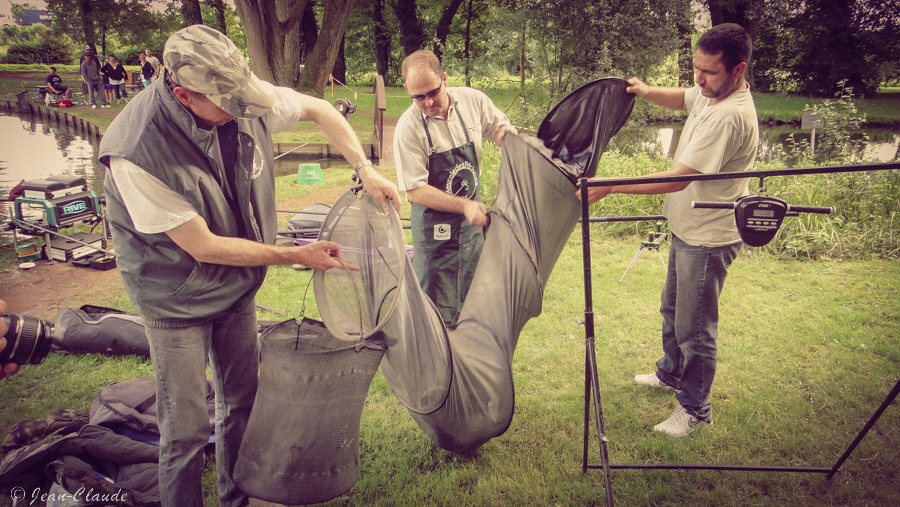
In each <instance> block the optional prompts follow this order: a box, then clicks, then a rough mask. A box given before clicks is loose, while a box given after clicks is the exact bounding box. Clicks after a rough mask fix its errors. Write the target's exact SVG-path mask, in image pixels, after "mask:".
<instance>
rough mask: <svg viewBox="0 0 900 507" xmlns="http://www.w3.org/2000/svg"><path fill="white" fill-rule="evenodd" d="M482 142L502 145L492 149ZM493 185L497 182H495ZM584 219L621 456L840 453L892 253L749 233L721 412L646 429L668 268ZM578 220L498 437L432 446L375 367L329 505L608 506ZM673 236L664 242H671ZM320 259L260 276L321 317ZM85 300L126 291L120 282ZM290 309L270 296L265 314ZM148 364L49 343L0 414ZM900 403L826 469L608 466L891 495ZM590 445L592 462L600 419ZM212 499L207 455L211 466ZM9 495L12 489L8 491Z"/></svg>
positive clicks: (866, 384) (703, 492)
mask: <svg viewBox="0 0 900 507" xmlns="http://www.w3.org/2000/svg"><path fill="white" fill-rule="evenodd" d="M487 156H488V157H496V155H495V154H492V153H489V154H488V155H487ZM346 175H347V171H346V170H335V171H332V170H329V171H325V177H326V182H325V184H324V185H321V186H316V187H304V186H297V185H293V184H292V180H293V179H294V177H293V176H285V177H282V178H279V179H278V196H279V202H281V201H284V200H290V199H292V198H296V197H297V196H298V195H299V194H300V193H304V192H311V191H312V192H314V191H316V190H317V189H318V190H324V189H326V188H329V187H331V186H345V185H346V178H345V176H346ZM488 192H489V193H490V191H488ZM607 229H608V225H605V224H601V225H594V226H592V238H591V243H592V248H591V259H592V263H591V269H592V283H593V288H594V291H593V303H594V306H593V308H594V311H595V332H596V352H597V360H598V370H599V387H600V392H601V397H602V404H603V414H604V422H605V427H606V434H607V437H608V439H609V443H608V448H609V457H610V461H611V462H612V463H713V464H744V465H777V466H814V467H831V466H832V465H833V464H834V463H835V462H836V461H837V459H838V457H839V456H840V455H841V453H842V452H843V450H844V449H845V448H846V447H847V446H848V445H849V443H850V442H851V440H852V439H853V438H854V436H855V435H856V434H857V432H858V431H859V430H860V429H861V428H862V426H863V424H864V423H865V422H866V420H867V419H868V418H869V417H870V416H871V415H872V413H873V412H874V410H875V408H877V406H878V405H879V404H880V403H881V402H882V400H883V399H884V397H885V396H886V394H887V392H888V391H889V390H890V388H891V387H892V386H893V384H894V382H895V380H896V379H897V376H898V365H900V347H898V346H897V341H896V340H897V338H896V337H897V336H898V332H900V264H898V263H897V262H896V260H860V261H817V262H808V261H802V260H800V261H798V260H790V259H787V260H786V259H782V258H779V257H777V256H775V255H771V254H769V253H766V252H765V251H762V250H759V249H754V250H753V255H752V257H750V256H749V255H748V253H747V251H746V250H745V251H744V252H742V254H741V256H740V257H739V259H738V260H737V261H736V262H735V263H734V265H733V266H732V268H731V270H730V273H729V277H728V280H727V283H726V288H725V291H724V293H723V297H722V303H721V322H720V337H719V368H718V372H717V376H716V381H715V384H714V386H713V394H712V402H713V406H714V411H715V417H716V424H715V426H714V427H712V428H704V429H703V430H702V431H701V432H700V433H698V434H696V435H693V436H691V437H689V438H687V439H684V440H674V439H669V438H665V437H663V436H661V435H656V434H653V432H651V428H652V426H653V425H654V424H656V423H658V422H660V421H662V420H663V419H665V418H666V417H667V416H668V415H669V413H670V412H671V411H672V410H673V408H674V406H675V400H674V398H673V397H672V396H671V394H667V393H663V392H656V391H649V390H644V389H641V388H638V387H636V386H634V385H633V383H632V380H631V378H632V376H633V375H635V374H637V373H646V372H649V371H652V369H653V363H654V362H655V361H656V359H658V358H659V355H660V346H659V326H660V317H659V315H658V310H657V308H658V306H659V291H660V290H661V286H662V283H663V277H664V271H663V267H662V265H661V263H660V261H659V258H658V257H657V255H656V254H655V252H652V251H650V252H645V253H644V255H642V257H641V258H640V260H639V261H638V262H637V264H636V265H635V266H634V267H633V268H632V269H631V271H629V273H628V275H627V276H626V277H625V280H624V281H623V282H621V283H619V282H618V280H619V278H620V277H621V276H622V274H623V273H624V270H625V268H626V267H627V266H628V263H629V262H630V261H631V259H632V258H633V256H634V254H636V253H637V251H638V249H639V246H640V241H641V240H642V239H643V236H642V235H632V234H624V235H622V236H620V237H615V236H612V235H610V234H608V231H607ZM578 231H579V229H576V233H575V234H573V236H572V238H571V239H570V240H569V242H568V244H567V245H566V247H565V249H564V250H563V253H562V255H561V257H560V260H559V262H558V263H557V266H556V268H555V270H554V273H553V275H552V276H551V278H550V281H549V283H548V284H547V288H546V292H545V295H544V307H543V313H542V314H541V315H540V316H539V317H537V318H535V319H533V320H532V321H531V322H529V323H528V324H527V325H526V326H525V329H524V330H523V333H522V335H521V337H520V340H519V346H518V348H517V350H516V353H515V358H514V363H513V370H514V377H515V382H516V410H515V416H514V419H513V421H512V425H511V426H510V428H509V430H508V431H507V432H506V433H505V434H504V435H502V436H500V437H497V438H495V439H493V440H491V441H490V442H488V443H487V444H485V445H484V446H483V447H482V448H481V449H479V450H478V451H476V452H474V453H472V454H468V455H456V454H452V453H449V452H446V451H443V450H441V449H439V448H437V447H435V446H434V445H433V444H432V443H431V442H430V440H428V438H427V437H426V436H425V435H424V433H423V432H422V431H421V430H420V429H419V428H418V427H417V425H416V424H415V423H414V422H413V420H412V419H411V418H410V417H409V415H408V414H407V413H406V410H405V409H404V408H403V407H402V406H401V405H400V403H399V402H398V401H397V399H396V398H395V397H394V396H393V394H392V393H391V392H390V389H389V388H388V387H387V385H386V383H385V381H384V378H383V376H382V375H381V374H380V373H378V374H377V375H376V377H375V379H374V381H373V383H372V385H371V387H370V389H369V394H368V397H367V399H366V404H365V407H364V409H363V413H362V422H361V430H360V468H361V474H360V478H359V481H358V483H357V484H356V486H355V487H354V488H353V489H352V490H351V491H350V492H349V493H348V494H346V495H344V496H342V497H340V498H338V499H335V500H332V501H331V502H329V505H398V504H399V505H420V504H430V505H512V504H515V505H600V504H603V503H604V502H605V493H604V489H603V476H602V472H601V471H599V470H591V471H588V472H587V473H582V472H581V455H582V442H583V440H582V432H583V410H584V405H583V402H584V401H583V394H584V384H583V382H584V354H585V341H584V336H585V335H584V327H583V326H582V325H581V324H580V322H581V321H582V320H583V318H584V313H583V312H584V299H583V297H584V295H583V281H582V280H583V278H582V277H583V269H582V260H581V251H582V248H581V240H580V234H579V233H578ZM667 249H668V245H667V244H663V246H662V251H663V253H666V252H667ZM310 276H311V273H310V272H308V271H295V270H293V269H291V268H289V267H274V268H272V269H271V271H270V274H269V276H268V277H267V279H266V282H265V284H264V286H263V288H262V290H261V291H260V293H259V296H258V301H259V302H260V303H262V304H265V305H267V306H270V307H273V308H276V309H280V310H283V311H286V312H288V314H289V315H291V316H294V315H299V314H300V312H301V308H302V306H303V302H304V301H305V304H306V311H305V315H307V316H311V317H316V316H317V311H316V309H315V303H314V298H313V296H312V292H311V291H310V292H309V293H306V292H305V291H306V287H307V284H308V282H309V279H310ZM108 297H109V300H106V301H99V300H98V301H92V303H93V304H98V305H104V306H112V307H117V308H126V309H127V308H128V306H127V300H125V299H124V296H123V295H122V294H121V293H120V294H113V295H110V296H108ZM284 318H285V317H283V316H279V315H276V314H273V313H270V312H260V319H262V320H282V319H284ZM151 374H152V370H151V367H150V364H149V361H146V360H143V359H139V358H134V357H105V356H100V355H87V356H63V355H58V354H51V356H50V357H49V358H48V360H47V362H45V363H44V364H43V365H41V366H28V367H25V368H23V370H22V372H20V373H19V374H18V375H15V376H13V377H11V378H10V379H7V380H6V381H4V385H3V387H4V388H3V389H2V390H0V406H3V407H4V409H3V411H2V413H0V427H3V428H9V427H10V426H11V425H12V424H14V423H16V422H19V421H22V420H27V419H37V418H43V416H44V415H45V414H46V412H47V411H48V410H50V409H53V408H74V409H79V410H84V411H86V410H88V409H89V407H90V403H91V401H92V400H93V397H94V396H95V395H96V392H97V391H98V390H99V389H101V388H102V387H104V386H106V385H108V384H110V383H113V382H116V381H121V380H125V379H128V378H133V377H140V376H148V375H151ZM897 408H898V406H897V404H896V403H894V404H893V405H892V406H890V407H888V409H887V411H886V412H885V413H884V415H883V416H882V418H881V420H879V422H878V424H877V425H876V426H875V427H874V428H873V430H872V431H871V432H870V434H869V435H868V436H867V437H866V439H865V440H863V442H862V444H861V445H860V447H859V448H857V449H856V451H855V452H854V453H853V455H851V457H850V459H849V460H848V461H847V462H846V463H845V465H844V467H843V471H842V473H840V474H838V475H837V476H836V477H835V478H834V479H833V480H831V481H826V480H825V478H824V476H822V475H819V474H776V473H750V472H714V471H671V470H670V471H664V470H656V471H650V470H646V471H637V470H614V471H613V472H612V484H613V492H614V494H615V498H616V501H617V503H618V504H619V505H668V504H684V503H687V502H690V503H693V504H700V505H747V504H751V505H890V504H894V502H895V501H896V492H897V491H898V488H900V477H898V474H897V464H898V463H900V432H898V428H900V412H898V410H897ZM589 452H590V457H589V461H590V462H591V463H599V460H600V453H599V441H598V438H597V434H596V426H595V424H594V422H593V421H592V422H591V424H590V440H589ZM204 489H205V495H206V505H209V506H213V505H218V503H217V500H216V499H215V493H214V491H215V477H214V463H213V461H212V460H208V461H207V468H206V472H205V473H204ZM0 504H2V505H8V500H6V499H3V500H2V501H0Z"/></svg>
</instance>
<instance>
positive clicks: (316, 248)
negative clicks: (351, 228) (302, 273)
mask: <svg viewBox="0 0 900 507" xmlns="http://www.w3.org/2000/svg"><path fill="white" fill-rule="evenodd" d="M298 249H301V250H303V252H301V253H300V258H299V259H298V261H299V263H300V264H303V265H304V266H306V267H309V268H312V269H315V270H316V271H325V270H328V269H345V266H346V269H349V270H350V271H359V266H354V265H352V264H346V265H345V264H344V263H343V262H341V261H343V258H342V257H341V245H338V244H337V243H335V242H333V241H316V242H315V243H312V244H309V245H305V246H301V247H298Z"/></svg>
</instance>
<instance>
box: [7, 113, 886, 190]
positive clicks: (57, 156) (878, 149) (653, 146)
mask: <svg viewBox="0 0 900 507" xmlns="http://www.w3.org/2000/svg"><path fill="white" fill-rule="evenodd" d="M680 133H681V132H680V129H678V128H670V127H662V128H660V127H637V128H636V127H626V128H624V129H622V131H621V132H619V133H618V134H617V135H616V136H615V137H614V138H613V140H612V143H611V147H613V148H617V149H620V150H623V151H626V152H628V151H632V152H633V151H643V152H646V153H648V154H650V155H651V156H671V155H672V154H673V152H674V149H675V146H676V145H677V143H678V137H679V135H680ZM866 133H867V134H868V136H869V140H868V143H867V144H866V146H865V149H864V153H862V154H861V156H862V157H864V158H865V159H866V160H867V161H869V162H872V161H876V162H889V161H896V160H900V132H897V131H889V130H866ZM791 136H793V137H794V139H795V140H796V141H800V140H801V139H805V140H807V142H808V141H809V138H810V132H809V131H798V130H790V129H785V128H763V129H762V130H761V144H760V152H759V157H760V158H761V159H771V158H773V157H782V158H784V156H785V155H784V154H785V152H789V148H790V142H789V141H788V139H789V138H790V137H791ZM0 138H2V140H3V142H2V143H0V199H3V200H5V197H6V196H8V195H9V191H10V189H11V188H12V187H13V186H15V185H16V184H18V183H19V182H20V181H22V180H42V179H44V178H46V177H47V176H53V175H68V176H81V177H84V178H85V179H86V180H87V183H88V187H89V188H90V189H92V190H94V191H95V192H96V193H97V194H98V195H99V194H101V193H102V191H103V175H104V168H103V166H102V165H101V164H100V163H99V162H98V161H97V142H96V139H95V137H94V136H89V135H85V134H82V132H81V131H80V130H79V129H76V128H75V127H74V126H69V125H66V124H65V123H63V122H60V123H57V122H56V121H54V120H41V119H38V118H36V117H31V116H21V117H20V116H17V115H9V114H4V113H0ZM309 162H318V163H319V164H321V165H322V167H323V168H324V167H329V166H333V165H344V164H345V162H344V161H343V159H334V158H333V159H321V158H313V159H307V158H298V157H294V156H292V155H288V156H286V157H283V158H281V159H279V160H277V161H276V173H277V174H278V175H288V174H296V173H297V166H298V165H299V164H302V163H309ZM860 163H861V161H860Z"/></svg>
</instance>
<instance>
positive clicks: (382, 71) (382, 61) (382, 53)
mask: <svg viewBox="0 0 900 507" xmlns="http://www.w3.org/2000/svg"><path fill="white" fill-rule="evenodd" d="M385 28H386V27H385V24H384V0H375V2H374V4H373V6H372V33H373V34H374V36H375V37H374V38H375V72H376V73H377V74H378V75H379V76H383V77H384V79H385V84H388V85H393V83H391V82H388V81H389V79H388V76H387V74H388V70H390V68H391V67H390V66H391V34H390V33H388V31H387V30H386V29H385Z"/></svg>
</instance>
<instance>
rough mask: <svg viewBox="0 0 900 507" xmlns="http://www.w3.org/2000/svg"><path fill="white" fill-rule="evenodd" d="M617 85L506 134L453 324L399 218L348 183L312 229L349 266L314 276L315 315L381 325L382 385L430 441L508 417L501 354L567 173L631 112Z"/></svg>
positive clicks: (553, 246)
mask: <svg viewBox="0 0 900 507" xmlns="http://www.w3.org/2000/svg"><path fill="white" fill-rule="evenodd" d="M626 86H627V83H626V82H625V81H623V80H621V79H616V78H606V79H601V80H598V81H595V82H593V83H589V84H587V85H585V86H583V87H581V88H579V89H578V90H576V91H575V92H573V93H572V94H570V95H569V96H567V97H566V98H565V99H563V100H562V101H561V102H560V103H559V104H558V105H557V106H556V107H555V108H554V109H553V111H551V113H550V114H549V115H548V116H547V118H545V120H544V122H543V123H542V124H541V128H540V130H539V132H538V137H537V138H534V137H528V136H524V135H521V136H514V135H510V136H506V138H505V140H504V143H503V150H502V153H501V162H500V175H499V182H498V197H497V201H496V203H495V204H494V206H493V208H492V209H491V211H490V219H491V225H490V227H489V228H488V229H487V230H486V233H485V243H484V250H483V252H482V255H481V260H480V261H479V264H478V268H477V270H476V272H475V276H474V279H473V281H472V285H471V288H470V289H469V293H468V296H467V298H466V302H465V304H464V305H463V308H462V312H461V314H460V319H459V324H458V326H457V328H456V329H455V330H452V331H450V332H448V331H447V330H446V329H445V328H444V325H443V322H442V320H441V318H440V315H439V314H438V312H437V310H436V309H435V308H434V305H433V304H432V303H431V301H430V300H429V299H428V297H427V296H426V295H425V294H424V293H423V292H422V290H421V289H420V288H419V285H418V283H417V281H416V277H415V274H414V272H413V270H412V266H411V263H410V262H409V260H408V258H407V256H406V250H405V247H404V241H403V234H402V230H401V227H400V221H399V218H398V217H397V216H396V213H395V212H394V211H393V210H390V211H388V212H385V211H383V210H382V208H381V207H380V206H379V205H378V204H377V203H375V201H374V200H372V199H371V198H370V197H368V196H367V195H366V194H365V193H360V194H359V195H357V194H355V193H353V192H348V193H347V194H345V195H344V196H343V197H342V198H341V199H339V200H338V202H337V203H336V204H335V205H334V207H333V208H332V211H331V213H330V214H329V216H328V217H327V218H326V220H325V222H324V224H323V226H322V231H321V233H320V236H319V237H320V238H321V239H328V240H332V241H335V242H337V243H339V244H341V245H342V249H341V252H342V256H343V257H344V259H345V261H346V262H347V263H349V264H355V265H357V266H359V267H360V271H338V270H329V271H325V272H318V273H316V274H315V275H314V278H313V280H314V287H315V294H316V301H317V304H318V306H319V311H320V313H321V315H322V320H323V321H324V322H325V324H326V326H327V327H328V330H329V331H330V332H331V333H333V334H334V335H335V336H336V337H337V338H340V339H343V340H349V341H356V340H359V339H360V338H365V337H369V336H375V335H381V336H382V337H383V339H384V340H385V342H386V343H387V347H388V349H387V352H386V353H385V356H384V358H383V360H382V363H381V368H382V371H383V373H384V377H385V379H386V380H387V383H388V385H389V386H390V388H391V389H392V391H393V392H394V394H395V395H396V396H397V397H398V399H399V400H400V401H401V402H402V403H403V404H404V405H405V406H406V407H407V409H408V410H409V412H410V414H411V416H412V417H413V419H415V421H416V422H417V423H418V424H419V426H420V427H421V428H422V429H423V430H424V431H425V432H426V433H427V434H428V435H429V436H430V437H431V438H432V439H433V440H434V441H435V442H436V443H437V444H438V445H440V446H441V447H443V448H445V449H448V450H451V451H455V452H466V451H469V450H472V449H474V448H477V447H478V446H480V445H481V444H483V443H484V442H486V441H487V440H489V439H491V438H493V437H495V436H498V435H500V434H502V433H503V432H505V431H506V428H507V427H508V426H509V423H510V421H511V420H512V414H513V406H514V389H513V379H512V358H513V352H514V351H515V347H516V343H517V341H518V337H519V333H520V332H521V330H522V328H523V326H524V325H525V323H526V322H527V321H528V320H529V319H531V318H532V317H534V316H536V315H538V314H539V313H540V311H541V300H542V297H543V291H544V287H545V284H546V282H547V279H548V278H549V276H550V272H551V270H552V269H553V265H554V264H555V263H556V260H557V258H558V257H559V254H560V253H561V252H562V249H563V247H564V246H565V243H566V240H567V239H568V238H569V236H570V235H571V233H572V230H573V229H574V227H575V225H576V223H577V221H578V218H579V217H580V214H581V211H580V210H581V205H580V202H579V201H578V199H577V198H576V197H575V190H576V188H575V183H576V182H577V181H578V178H580V177H581V176H593V174H594V171H595V167H596V163H597V160H598V158H599V156H600V153H601V152H602V151H603V149H604V148H605V147H606V145H607V143H608V141H609V139H610V138H611V137H612V136H613V135H614V134H615V133H616V132H617V131H618V130H619V128H621V127H622V125H623V124H624V123H625V121H626V120H627V118H628V116H629V115H630V113H631V108H632V106H633V100H634V96H633V95H631V94H628V93H626V92H625V87H626Z"/></svg>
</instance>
